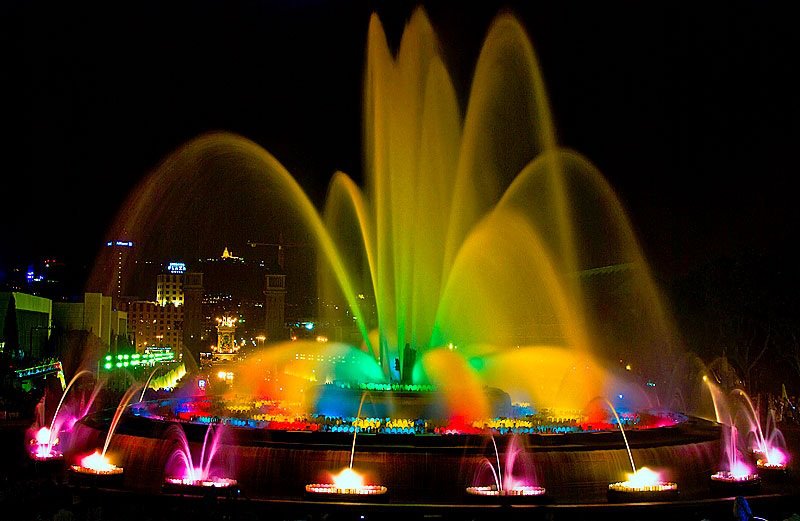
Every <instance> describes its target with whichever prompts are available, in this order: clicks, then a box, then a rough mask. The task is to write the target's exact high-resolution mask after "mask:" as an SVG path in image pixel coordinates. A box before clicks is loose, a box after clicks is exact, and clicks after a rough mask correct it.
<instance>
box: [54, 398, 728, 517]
mask: <svg viewBox="0 0 800 521" xmlns="http://www.w3.org/2000/svg"><path fill="white" fill-rule="evenodd" d="M171 425H172V422H169V421H164V420H157V419H153V418H144V417H139V416H133V415H125V416H124V417H123V421H122V422H121V423H120V425H119V427H118V429H117V431H116V433H115V435H114V438H113V440H112V444H111V447H110V448H111V449H112V450H113V451H114V453H115V455H116V458H117V460H118V461H119V462H121V463H122V464H124V466H125V475H124V476H125V485H126V488H131V489H133V490H140V491H151V492H159V491H160V489H161V484H162V483H163V482H164V478H165V477H166V476H165V475H164V468H165V462H166V459H167V457H168V455H169V453H170V442H169V441H167V440H165V436H166V432H167V429H168V428H169V427H170V426H171ZM107 428H108V418H103V416H102V415H100V414H96V415H91V416H89V417H87V418H84V419H83V420H81V421H80V422H79V423H78V424H76V436H75V439H76V440H79V443H77V444H76V447H75V449H74V450H76V451H84V452H85V449H84V448H82V447H80V445H81V444H85V445H86V446H87V447H89V448H91V447H95V446H97V443H98V442H99V441H101V440H102V439H104V437H105V431H106V430H107ZM183 428H184V430H185V431H186V435H187V438H188V439H189V442H190V443H191V444H195V446H198V447H199V446H200V445H201V444H202V442H203V439H204V436H205V434H206V430H207V426H206V425H205V424H194V423H189V422H187V423H184V424H183ZM226 429H227V433H228V436H226V443H223V444H221V445H220V447H219V452H218V456H217V457H219V458H224V459H225V460H226V461H232V462H235V466H236V469H235V470H236V478H237V480H238V482H239V486H240V487H241V488H242V489H244V490H247V493H248V496H249V497H263V498H273V497H274V498H309V497H312V496H310V495H309V493H307V492H306V485H308V484H314V483H319V484H325V483H330V472H331V470H332V469H341V468H345V467H347V466H348V464H349V461H350V451H351V447H352V441H353V435H352V434H350V433H339V432H305V431H302V432H292V431H274V430H269V429H256V428H247V427H226ZM627 434H628V441H629V443H630V445H631V449H632V451H633V454H634V457H635V458H636V461H637V462H639V461H640V462H642V464H648V465H653V466H657V467H664V468H672V471H673V472H672V474H673V479H675V480H676V481H679V482H680V483H681V489H682V497H704V496H706V497H707V495H708V471H707V469H708V468H713V467H714V466H715V465H716V463H717V460H718V454H719V450H720V442H719V439H720V436H719V426H718V425H716V424H714V423H712V422H706V421H704V420H699V419H694V418H691V419H689V420H687V421H686V422H683V423H681V424H679V425H676V426H674V427H660V428H654V429H649V430H642V431H630V432H629V433H627ZM509 439H510V437H509V436H496V440H497V443H498V450H499V452H500V454H501V457H502V455H503V454H504V451H505V450H506V447H507V445H508V442H509ZM519 440H520V442H521V444H522V447H523V449H524V450H525V452H526V454H527V455H528V456H530V461H531V465H532V466H533V467H534V468H536V469H537V482H538V484H540V485H541V486H543V487H546V488H547V497H549V498H550V499H552V500H553V502H557V503H573V504H580V503H591V502H594V503H597V502H605V501H606V498H607V494H608V490H607V485H603V484H602V483H603V481H605V483H609V482H612V481H614V478H616V477H618V476H619V474H620V473H621V472H623V471H625V470H626V469H625V466H626V465H627V464H628V463H627V462H628V456H627V451H626V450H625V445H624V443H623V440H622V437H621V435H620V433H619V432H618V431H605V432H592V433H576V432H569V433H563V434H529V435H520V436H519ZM487 443H489V440H488V438H487V437H486V436H484V435H473V434H448V435H435V434H425V435H413V434H367V433H361V434H359V435H358V439H357V442H356V453H355V465H356V466H357V467H358V468H359V469H360V470H363V471H364V472H365V474H367V475H370V476H374V477H375V478H376V481H378V482H379V483H381V484H382V485H383V486H385V487H386V488H387V489H390V490H391V500H392V501H414V502H419V501H426V502H433V503H447V502H461V501H464V499H465V495H466V494H465V490H466V489H467V487H469V486H472V485H473V484H474V481H473V479H474V469H475V468H476V467H477V466H478V465H480V464H481V462H482V461H484V460H485V454H486V448H487ZM68 457H69V455H68ZM676 461H681V462H683V464H682V465H680V466H679V467H673V465H674V463H675V462H676ZM323 493H325V492H323ZM314 497H317V498H319V495H317V496H314ZM331 497H332V496H325V498H327V499H331ZM373 497H374V496H373ZM385 497H386V495H384V498H385ZM385 500H386V499H382V501H385Z"/></svg>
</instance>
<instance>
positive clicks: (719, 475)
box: [710, 425, 761, 495]
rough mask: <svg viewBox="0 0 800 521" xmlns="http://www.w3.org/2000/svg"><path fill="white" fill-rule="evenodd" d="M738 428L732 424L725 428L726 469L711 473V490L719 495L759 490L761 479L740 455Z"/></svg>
mask: <svg viewBox="0 0 800 521" xmlns="http://www.w3.org/2000/svg"><path fill="white" fill-rule="evenodd" d="M737 441H738V437H737V429H736V427H735V426H733V425H731V426H729V427H728V428H726V429H724V430H723V447H724V451H725V459H724V462H725V463H724V465H725V467H727V468H725V469H723V470H720V471H719V472H716V473H714V474H712V475H711V478H710V479H711V481H710V487H711V491H712V492H713V493H714V494H717V495H741V494H752V493H754V492H757V491H758V489H759V488H760V486H761V479H760V478H759V477H758V474H757V473H755V472H754V471H753V468H752V467H751V466H750V465H748V464H747V463H745V462H744V461H743V460H742V458H741V457H740V453H739V449H738V447H737V445H738V444H737Z"/></svg>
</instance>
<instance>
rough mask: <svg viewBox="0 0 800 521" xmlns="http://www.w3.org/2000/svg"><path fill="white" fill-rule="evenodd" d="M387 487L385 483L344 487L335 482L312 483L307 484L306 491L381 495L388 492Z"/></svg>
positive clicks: (343, 494)
mask: <svg viewBox="0 0 800 521" xmlns="http://www.w3.org/2000/svg"><path fill="white" fill-rule="evenodd" d="M387 490H388V489H387V488H386V487H384V486H383V485H359V486H356V487H351V488H342V487H339V486H337V485H334V484H333V483H311V484H308V485H306V492H307V493H309V494H315V495H319V496H343V497H350V496H380V495H382V494H386V492H387Z"/></svg>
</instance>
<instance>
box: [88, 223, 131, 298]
mask: <svg viewBox="0 0 800 521" xmlns="http://www.w3.org/2000/svg"><path fill="white" fill-rule="evenodd" d="M133 253H134V252H133V241H128V240H120V239H115V240H110V241H108V242H106V244H105V247H104V248H103V249H102V251H101V252H100V255H99V259H98V261H97V262H98V263H99V266H98V268H99V269H96V270H95V273H94V277H93V278H92V280H90V281H89V291H90V292H93V293H100V294H102V295H110V296H111V307H113V308H114V309H120V307H119V304H120V301H122V300H123V297H125V296H127V295H128V281H129V278H130V271H131V269H132V266H133V263H134V261H135V259H134V255H133Z"/></svg>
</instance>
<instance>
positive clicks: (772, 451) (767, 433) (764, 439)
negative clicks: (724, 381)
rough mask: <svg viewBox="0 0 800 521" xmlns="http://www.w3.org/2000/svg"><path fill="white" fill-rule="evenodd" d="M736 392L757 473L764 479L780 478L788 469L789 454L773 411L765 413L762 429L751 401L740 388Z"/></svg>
mask: <svg viewBox="0 0 800 521" xmlns="http://www.w3.org/2000/svg"><path fill="white" fill-rule="evenodd" d="M736 393H737V395H738V396H739V398H741V402H742V405H743V409H744V414H745V420H746V422H747V428H748V431H749V435H750V439H751V443H752V445H751V447H750V452H751V454H752V455H753V457H754V458H755V460H756V467H757V468H758V472H759V474H760V475H762V476H763V477H764V478H765V479H770V480H771V479H782V478H783V477H784V476H785V475H786V473H787V471H788V466H789V454H788V451H787V450H786V441H785V440H784V438H783V433H782V432H781V431H780V429H778V427H777V425H776V421H775V416H774V413H773V412H772V411H770V412H769V413H768V414H767V425H766V429H762V427H761V420H760V418H759V415H758V411H756V408H755V406H754V405H753V401H752V400H751V399H750V397H749V396H748V395H747V393H745V392H744V391H742V390H740V389H738V390H737V391H736Z"/></svg>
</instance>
